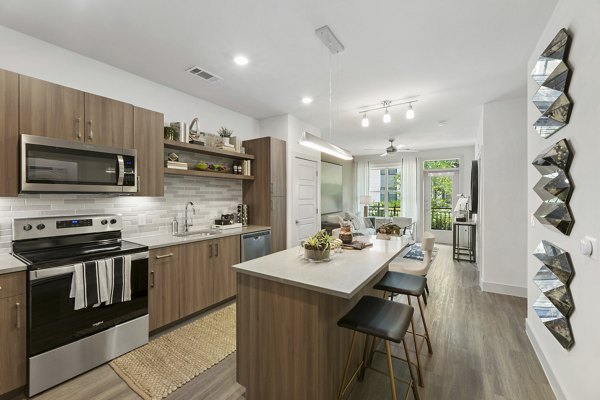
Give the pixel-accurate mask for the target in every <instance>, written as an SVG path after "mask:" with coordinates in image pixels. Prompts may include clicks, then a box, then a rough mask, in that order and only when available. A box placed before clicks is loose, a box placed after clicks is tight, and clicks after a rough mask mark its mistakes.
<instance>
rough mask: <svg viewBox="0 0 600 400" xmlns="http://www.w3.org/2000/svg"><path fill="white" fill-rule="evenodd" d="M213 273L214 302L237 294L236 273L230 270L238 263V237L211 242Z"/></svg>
mask: <svg viewBox="0 0 600 400" xmlns="http://www.w3.org/2000/svg"><path fill="white" fill-rule="evenodd" d="M212 246H213V249H212V256H213V257H212V258H213V268H214V269H213V271H214V293H215V296H214V302H215V303H218V302H220V301H223V300H225V299H228V298H230V297H233V296H235V295H236V293H237V273H236V272H235V271H234V270H233V269H232V268H231V266H232V265H234V264H239V262H240V237H239V236H237V235H235V236H229V237H224V238H221V239H217V240H214V241H213V242H212Z"/></svg>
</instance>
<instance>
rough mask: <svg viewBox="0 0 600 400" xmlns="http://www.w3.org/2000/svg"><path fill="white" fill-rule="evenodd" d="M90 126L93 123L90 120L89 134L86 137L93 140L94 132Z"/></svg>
mask: <svg viewBox="0 0 600 400" xmlns="http://www.w3.org/2000/svg"><path fill="white" fill-rule="evenodd" d="M92 124H93V121H92V120H91V119H90V134H89V136H88V138H89V139H90V140H94V130H93V129H92Z"/></svg>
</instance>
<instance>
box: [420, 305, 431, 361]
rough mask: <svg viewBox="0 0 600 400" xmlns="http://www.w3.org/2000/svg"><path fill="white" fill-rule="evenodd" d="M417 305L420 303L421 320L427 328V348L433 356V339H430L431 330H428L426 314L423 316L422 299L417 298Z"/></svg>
mask: <svg viewBox="0 0 600 400" xmlns="http://www.w3.org/2000/svg"><path fill="white" fill-rule="evenodd" d="M417 303H419V310H420V311H421V319H422V320H423V327H424V328H425V339H427V348H428V349H429V354H433V348H432V347H431V339H429V329H427V322H425V314H423V306H422V305H421V298H420V297H417Z"/></svg>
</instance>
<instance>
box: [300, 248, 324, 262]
mask: <svg viewBox="0 0 600 400" xmlns="http://www.w3.org/2000/svg"><path fill="white" fill-rule="evenodd" d="M329 255H330V250H329V249H327V250H311V249H306V248H305V249H304V258H306V259H307V260H308V261H313V262H323V261H329Z"/></svg>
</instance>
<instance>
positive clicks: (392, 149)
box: [365, 139, 417, 157]
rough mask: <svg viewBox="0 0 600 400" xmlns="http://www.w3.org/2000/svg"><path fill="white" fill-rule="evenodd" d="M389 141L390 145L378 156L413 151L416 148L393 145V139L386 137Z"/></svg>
mask: <svg viewBox="0 0 600 400" xmlns="http://www.w3.org/2000/svg"><path fill="white" fill-rule="evenodd" d="M388 140H389V141H390V146H389V147H387V148H386V149H385V153H382V154H380V155H379V157H386V156H388V155H394V154H399V153H415V152H416V151H417V150H414V149H409V148H407V147H405V146H404V145H403V144H399V145H397V146H394V139H388ZM365 150H377V149H365Z"/></svg>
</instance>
